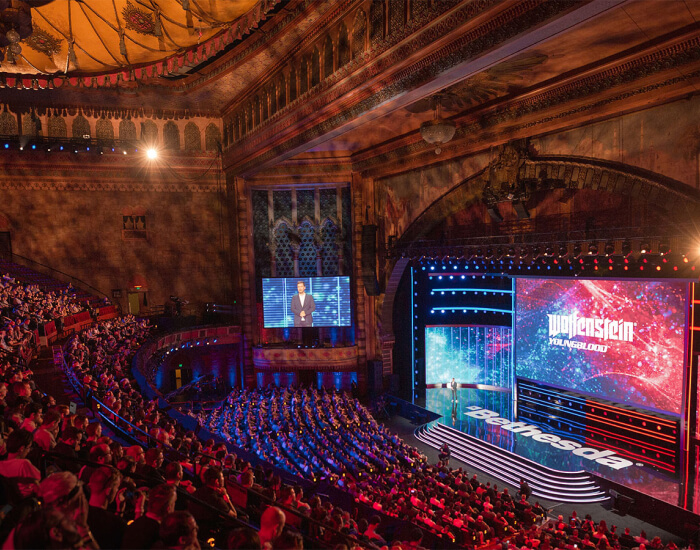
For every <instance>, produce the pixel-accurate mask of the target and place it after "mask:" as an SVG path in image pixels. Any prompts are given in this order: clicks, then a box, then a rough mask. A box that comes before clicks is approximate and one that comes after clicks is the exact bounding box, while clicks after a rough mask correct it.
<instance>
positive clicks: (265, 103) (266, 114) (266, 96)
mask: <svg viewBox="0 0 700 550" xmlns="http://www.w3.org/2000/svg"><path fill="white" fill-rule="evenodd" d="M260 102H261V103H262V105H261V107H262V116H261V117H260V120H261V121H262V122H265V121H266V120H267V119H268V118H270V110H269V105H270V90H269V89H266V90H262V97H261V98H260Z"/></svg>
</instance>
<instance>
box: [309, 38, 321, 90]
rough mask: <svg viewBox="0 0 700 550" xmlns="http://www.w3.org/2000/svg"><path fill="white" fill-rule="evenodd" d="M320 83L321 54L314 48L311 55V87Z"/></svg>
mask: <svg viewBox="0 0 700 550" xmlns="http://www.w3.org/2000/svg"><path fill="white" fill-rule="evenodd" d="M319 82H321V52H319V51H318V48H314V51H313V53H312V54H311V87H312V88H313V87H314V86H316V85H318V83H319Z"/></svg>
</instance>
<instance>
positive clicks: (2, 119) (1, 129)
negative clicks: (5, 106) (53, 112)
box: [0, 111, 65, 136]
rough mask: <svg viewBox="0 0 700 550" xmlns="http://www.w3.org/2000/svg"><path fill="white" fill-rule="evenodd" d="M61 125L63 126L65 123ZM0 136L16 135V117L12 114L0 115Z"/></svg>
mask: <svg viewBox="0 0 700 550" xmlns="http://www.w3.org/2000/svg"><path fill="white" fill-rule="evenodd" d="M63 125H64V126H65V122H64V123H63ZM0 135H3V136H16V135H17V117H16V116H15V115H13V114H12V113H8V112H7V111H5V112H4V113H2V114H0Z"/></svg>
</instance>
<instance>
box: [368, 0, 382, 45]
mask: <svg viewBox="0 0 700 550" xmlns="http://www.w3.org/2000/svg"><path fill="white" fill-rule="evenodd" d="M383 38H384V2H371V3H370V7H369V43H370V46H372V47H374V46H375V45H376V44H377V43H378V42H379V41H380V40H382V39H383Z"/></svg>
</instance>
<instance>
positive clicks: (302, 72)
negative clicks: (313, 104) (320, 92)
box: [299, 57, 309, 96]
mask: <svg viewBox="0 0 700 550" xmlns="http://www.w3.org/2000/svg"><path fill="white" fill-rule="evenodd" d="M308 91H309V59H308V57H304V58H303V59H302V60H301V65H300V66H299V95H300V96H301V95H304V94H305V93H306V92H308Z"/></svg>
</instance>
